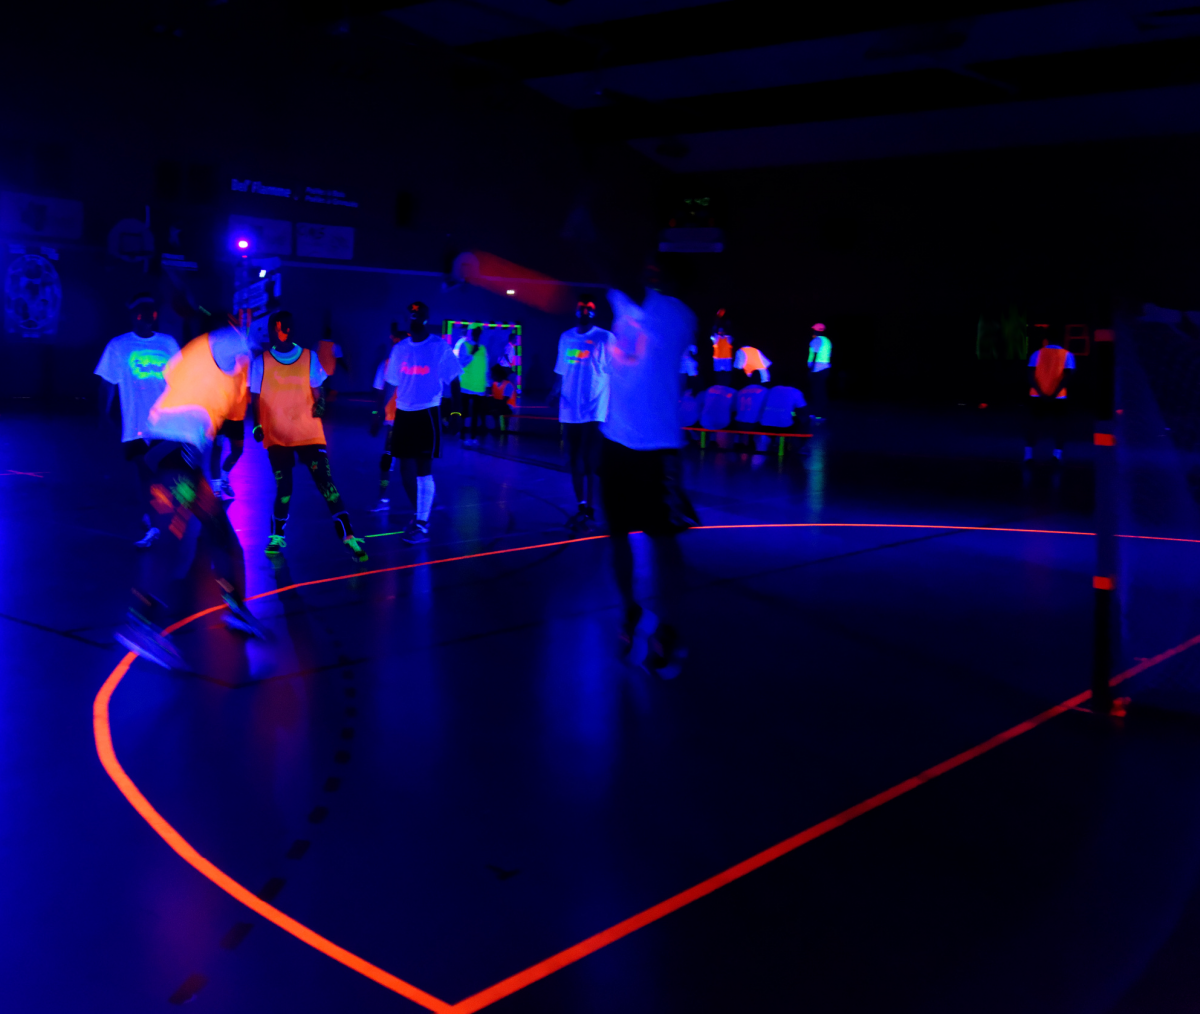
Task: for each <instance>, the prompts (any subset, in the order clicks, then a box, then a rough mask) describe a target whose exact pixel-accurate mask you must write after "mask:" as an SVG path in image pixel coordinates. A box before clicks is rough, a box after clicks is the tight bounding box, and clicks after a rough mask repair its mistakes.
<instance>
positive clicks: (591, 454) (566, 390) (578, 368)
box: [550, 293, 613, 531]
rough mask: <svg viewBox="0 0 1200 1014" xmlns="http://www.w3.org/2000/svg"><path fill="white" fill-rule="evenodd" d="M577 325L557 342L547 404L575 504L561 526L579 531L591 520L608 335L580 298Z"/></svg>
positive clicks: (592, 305)
mask: <svg viewBox="0 0 1200 1014" xmlns="http://www.w3.org/2000/svg"><path fill="white" fill-rule="evenodd" d="M575 316H576V318H578V320H579V323H578V324H577V325H575V327H573V328H571V329H570V330H567V331H564V332H563V333H562V334H561V335H560V336H559V339H558V359H557V360H556V362H555V364H554V372H555V374H556V375H557V376H556V379H555V381H554V387H553V388H552V389H551V391H550V401H551V404H553V401H554V398H556V397H557V398H558V421H559V423H561V424H562V428H563V435H564V436H565V437H566V439H567V452H568V454H569V455H570V463H571V486H572V487H573V488H574V490H575V501H576V503H577V504H578V505H579V508H578V510H577V511H576V513H575V515H574V516H573V517H571V518H570V519H569V520H568V521H567V527H569V528H573V529H576V530H577V531H583V530H585V529H587V528H588V527H589V526H590V525H593V524H595V521H596V482H597V479H596V473H597V470H598V469H599V467H600V424H601V423H603V422H604V420H605V419H607V418H608V396H609V383H608V371H609V342H611V341H612V337H613V336H612V332H610V331H605V330H604V328H602V327H597V326H596V323H595V321H596V300H595V299H594V298H593V297H592V296H590V295H588V294H586V293H585V294H584V295H582V296H580V297H579V302H578V303H576V305H575Z"/></svg>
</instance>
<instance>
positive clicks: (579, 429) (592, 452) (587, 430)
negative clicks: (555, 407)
mask: <svg viewBox="0 0 1200 1014" xmlns="http://www.w3.org/2000/svg"><path fill="white" fill-rule="evenodd" d="M562 428H563V436H565V437H566V438H567V450H568V451H569V452H570V454H571V464H572V465H574V464H575V463H576V462H580V463H581V464H582V465H583V467H584V470H585V471H588V472H598V471H599V470H600V441H601V440H602V439H604V438H603V437H602V436H601V435H600V424H599V423H598V422H585V423H563V424H562Z"/></svg>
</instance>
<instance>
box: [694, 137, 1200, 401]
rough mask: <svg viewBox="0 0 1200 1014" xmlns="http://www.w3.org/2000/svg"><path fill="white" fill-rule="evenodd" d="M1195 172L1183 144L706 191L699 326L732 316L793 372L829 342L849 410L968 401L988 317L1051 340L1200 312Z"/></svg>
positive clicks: (749, 176) (872, 168) (857, 171)
mask: <svg viewBox="0 0 1200 1014" xmlns="http://www.w3.org/2000/svg"><path fill="white" fill-rule="evenodd" d="M1198 168H1200V138H1197V137H1195V136H1179V137H1167V138H1159V139H1142V140H1137V141H1121V142H1106V143H1103V144H1073V145H1063V146H1057V147H1038V148H1032V147H1031V148H1020V149H1011V150H998V151H990V152H970V153H961V154H951V155H937V156H930V157H910V158H897V159H891V160H887V161H875V162H850V163H838V164H817V165H806V166H796V167H792V168H784V169H757V170H752V171H739V172H730V173H714V174H704V175H699V174H698V175H695V176H692V177H688V178H687V184H686V185H687V186H688V187H690V189H691V191H692V192H693V193H694V194H695V195H697V196H699V195H704V196H709V197H710V198H711V200H712V207H714V208H716V209H717V213H716V214H717V219H718V224H719V225H720V226H722V227H723V230H724V239H725V243H726V249H725V252H723V253H721V254H717V255H712V256H711V258H710V259H709V261H708V262H707V263H706V264H705V266H704V270H703V272H702V274H701V281H700V284H698V285H697V286H696V293H697V299H696V309H697V311H698V312H699V313H700V315H701V318H702V319H704V320H706V321H707V320H711V314H712V313H713V312H714V311H715V309H716V308H717V307H719V306H726V307H728V308H729V317H730V321H731V326H730V330H731V331H732V333H733V334H734V335H735V337H737V338H738V339H739V340H741V341H744V342H747V343H749V344H754V345H757V346H760V347H762V348H763V349H764V350H765V351H766V352H767V354H768V355H769V356H770V357H771V358H772V359H773V360H775V361H776V362H781V363H783V362H786V363H789V364H794V363H797V362H799V361H801V360H802V359H803V358H804V355H805V348H804V345H805V342H806V341H807V337H808V330H807V328H808V325H810V324H811V323H813V322H814V321H818V320H819V321H822V322H824V323H826V324H828V325H829V333H830V334H831V336H832V337H833V339H834V342H835V346H834V348H835V363H836V367H835V373H836V374H837V376H836V378H835V379H836V381H837V384H838V387H839V389H840V390H841V391H842V392H843V393H844V394H845V395H847V396H850V397H857V398H872V399H884V400H919V401H925V402H941V403H947V402H963V401H970V400H971V398H972V396H973V395H974V394H976V393H977V390H978V386H979V385H978V372H979V367H978V364H977V361H976V357H975V339H976V328H977V325H978V321H979V316H980V313H981V312H984V311H990V312H992V313H997V314H998V313H1000V312H1002V311H1003V310H1004V309H1005V308H1007V307H1008V306H1010V305H1015V306H1017V307H1018V308H1019V309H1020V310H1021V312H1022V313H1023V314H1024V315H1025V316H1026V317H1027V319H1028V321H1029V323H1030V324H1031V325H1032V324H1033V323H1035V322H1045V323H1049V324H1050V328H1049V331H1051V332H1053V333H1054V334H1055V335H1056V336H1059V337H1061V335H1062V329H1063V327H1064V325H1066V324H1072V323H1082V324H1087V325H1089V327H1091V328H1096V327H1108V326H1111V324H1112V320H1113V313H1114V311H1117V310H1120V309H1122V308H1127V309H1136V308H1140V306H1141V305H1142V303H1143V302H1153V303H1157V304H1160V305H1163V306H1170V307H1178V308H1184V309H1200V243H1198V242H1197V239H1196V238H1197V236H1200V201H1198V200H1197V197H1196V186H1195V179H1196V173H1197V170H1198ZM1034 333H1035V332H1034V330H1033V329H1032V328H1031V329H1030V334H1031V335H1033V334H1034ZM1023 372H1024V371H1023V368H1021V367H1020V365H1018V366H1017V368H1016V370H1015V371H1014V370H1011V369H1010V370H1009V371H1008V373H1007V376H1008V377H1009V378H1010V381H1011V382H1010V383H1008V384H1007V386H1008V387H1011V388H1012V392H1011V396H1012V397H1013V398H1017V397H1019V395H1020V390H1021V388H1022V386H1023V385H1022V380H1023V379H1024V377H1023Z"/></svg>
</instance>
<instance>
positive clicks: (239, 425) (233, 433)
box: [217, 419, 246, 440]
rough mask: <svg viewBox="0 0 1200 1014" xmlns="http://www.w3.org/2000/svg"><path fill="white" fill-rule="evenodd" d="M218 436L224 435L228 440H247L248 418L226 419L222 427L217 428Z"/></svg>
mask: <svg viewBox="0 0 1200 1014" xmlns="http://www.w3.org/2000/svg"><path fill="white" fill-rule="evenodd" d="M217 436H218V437H224V438H225V439H226V440H245V439H246V420H245V419H226V420H225V421H224V422H223V423H221V428H220V429H219V430H217Z"/></svg>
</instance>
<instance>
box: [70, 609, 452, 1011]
mask: <svg viewBox="0 0 1200 1014" xmlns="http://www.w3.org/2000/svg"><path fill="white" fill-rule="evenodd" d="M215 611H216V609H206V610H204V613H197V614H196V616H189V617H188V618H187V619H186V620H183V621H181V622H180V623H179V624H176V626H177V627H178V626H182V625H183V623H187V622H190V621H191V620H193V619H195V618H196V617H197V616H203V615H205V614H206V613H211V612H215ZM136 657H137V656H136V655H134V653H133V652H130V653H129V654H127V655H126V656H125V657H124V658H123V659H121V661H120V662H119V663H118V664H117V667H116V668H115V669H114V670H113V671H112V673H111V674H110V675H109V677H108V679H107V680H105V681H104V685H103V686H102V687H101V688H100V692H99V693H98V694H97V695H96V700H95V701H94V702H93V704H92V727H93V730H94V732H95V737H96V752H97V753H98V754H99V755H100V763H101V764H103V765H104V770H105V771H107V772H108V777H109V778H111V779H112V780H113V782H114V783H115V784H116V786H117V788H118V789H120V790H121V794H122V795H123V796H124V797H125V798H126V799H128V800H129V802H130V804H131V805H132V806H133V808H134V809H135V810H137V812H138V813H139V814H141V817H142V819H143V820H144V821H145V822H146V823H147V824H149V825H150V826H151V827H152V828H154V830H155V832H157V834H158V836H159V837H160V838H162V840H163V841H165V842H166V843H167V844H168V845H170V846H171V848H173V849H174V850H175V851H176V852H177V853H178V854H179V856H180V857H181V858H182V859H183V860H184V861H185V862H186V863H188V864H189V865H190V866H192V867H193V868H194V869H196V870H198V871H199V872H200V873H202V874H204V876H206V877H208V879H209V880H211V881H212V882H213V883H214V884H216V885H217V886H218V887H219V888H221V890H222V891H224V892H225V893H226V894H228V895H230V896H231V897H233V898H236V899H237V900H238V901H240V902H241V903H242V904H243V905H245V906H246V907H247V908H249V909H252V910H253V911H255V912H257V913H258V914H259V915H261V916H262V917H263V918H264V919H268V920H270V921H271V922H273V923H274V924H275V925H276V926H278V927H279V928H280V929H282V930H286V931H287V932H288V933H290V934H292V936H294V937H296V939H298V940H302V941H304V943H306V944H308V945H309V946H310V947H313V948H315V949H316V950H318V951H320V952H321V953H322V954H326V955H328V956H329V957H331V958H333V960H334V961H340V962H341V963H342V964H343V965H345V966H346V967H347V968H352V969H354V971H356V972H358V973H359V974H360V975H365V976H366V977H367V978H368V979H372V980H374V981H375V982H377V983H379V985H381V986H383V987H385V988H387V989H390V990H391V991H392V992H393V993H399V994H400V995H401V996H403V997H407V998H408V999H409V1000H412V1001H413V1002H414V1003H419V1004H420V1005H421V1006H422V1007H425V1008H426V1009H428V1010H431V1011H436V1012H438V1014H445V1012H448V1011H450V1010H452V1008H451V1006H450V1004H448V1003H446V1002H445V1001H443V1000H439V999H438V998H437V997H436V996H431V995H430V994H428V993H426V992H425V991H424V990H421V989H418V988H417V987H416V986H414V985H412V984H411V983H408V982H405V981H404V980H403V979H400V978H397V977H396V976H394V975H392V974H391V973H390V972H385V971H384V970H383V969H382V968H379V967H377V966H375V965H372V964H371V963H370V962H369V961H364V960H363V959H362V958H360V957H359V956H358V955H357V954H352V953H350V951H348V950H346V949H345V948H344V947H339V946H338V945H337V944H335V943H334V942H333V941H332V940H327V939H326V938H325V937H323V936H321V935H320V934H319V933H315V932H313V931H312V930H310V929H309V928H308V927H307V926H305V925H304V924H303V923H301V922H297V921H296V920H295V919H293V918H292V917H291V916H289V915H285V914H284V913H283V912H281V911H279V909H277V908H276V907H275V906H274V905H269V904H267V903H266V902H265V901H263V900H262V899H261V898H259V897H258V896H257V895H255V894H254V893H253V892H251V891H248V890H247V889H246V888H244V887H243V886H242V885H241V884H239V883H238V882H237V881H236V880H234V879H233V878H232V877H231V876H229V874H227V873H225V872H224V871H223V870H221V869H219V868H218V867H216V866H214V865H213V864H212V863H210V862H209V861H208V860H207V859H205V858H204V856H202V855H200V853H199V852H197V851H196V850H195V849H194V848H192V846H191V845H190V844H189V843H188V841H187V840H186V839H185V838H184V837H183V835H181V834H180V833H179V832H178V831H176V830H175V828H173V827H172V826H171V825H170V824H168V823H167V822H166V820H165V819H163V817H162V815H161V814H160V813H159V812H158V811H157V810H156V809H154V807H153V806H151V805H150V802H149V800H147V799H146V797H145V796H143V795H142V793H141V791H140V790H139V789H138V787H137V786H136V785H134V784H133V780H132V779H131V778H130V777H129V775H127V774H126V773H125V769H124V768H122V767H121V764H120V761H118V760H117V755H116V752H115V751H114V750H113V744H112V730H111V728H110V726H109V721H108V702H109V699H110V698H111V697H112V695H113V691H114V690H116V689H117V684H119V683H120V682H121V679H122V677H124V675H125V673H126V672H128V671H129V667H130V665H132V664H133V660H134V659H135V658H136Z"/></svg>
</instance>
